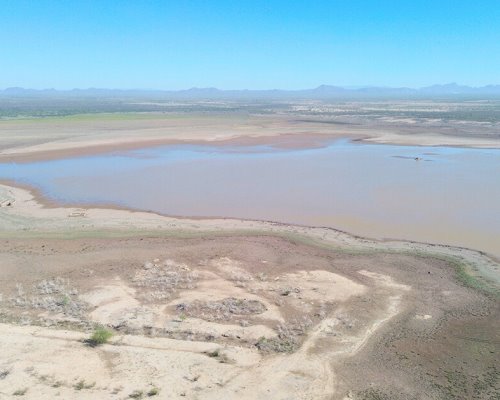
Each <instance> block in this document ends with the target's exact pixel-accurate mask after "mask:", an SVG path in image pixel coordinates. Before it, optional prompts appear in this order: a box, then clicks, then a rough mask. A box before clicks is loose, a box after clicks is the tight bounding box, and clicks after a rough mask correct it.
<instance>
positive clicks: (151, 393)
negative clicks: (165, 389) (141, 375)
mask: <svg viewBox="0 0 500 400" xmlns="http://www.w3.org/2000/svg"><path fill="white" fill-rule="evenodd" d="M159 393H160V389H158V388H157V387H154V388H151V389H150V390H148V392H147V393H146V395H147V396H148V397H153V396H158V394H159Z"/></svg>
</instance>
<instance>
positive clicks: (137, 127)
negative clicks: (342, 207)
mask: <svg viewBox="0 0 500 400" xmlns="http://www.w3.org/2000/svg"><path fill="white" fill-rule="evenodd" d="M111 117H112V118H110V116H109V115H107V114H105V115H100V114H92V115H85V118H82V119H79V118H78V116H76V117H72V118H63V117H60V118H55V119H46V120H45V119H43V118H41V119H39V120H36V119H27V120H13V121H10V120H3V121H2V120H0V130H1V131H2V132H4V133H5V134H4V137H3V138H2V142H0V163H9V162H16V163H27V162H35V161H46V160H54V159H61V158H69V157H79V156H92V155H98V154H104V153H110V152H119V151H127V150H135V149H141V148H145V147H158V146H167V145H197V146H257V145H268V146H272V147H276V148H278V149H279V148H282V149H286V148H296V149H302V148H317V147H323V146H325V145H327V144H328V142H331V141H335V140H339V139H348V140H351V141H353V142H355V143H363V144H385V145H394V146H418V147H440V146H443V147H457V148H478V149H500V140H499V137H498V135H497V134H494V135H488V134H482V133H481V131H478V130H477V127H473V126H471V127H470V130H458V131H455V132H454V133H453V134H451V133H450V132H449V131H447V130H443V128H442V127H432V126H430V127H426V126H403V125H402V126H384V125H376V124H375V125H370V124H367V125H357V124H345V125H335V124H325V123H324V122H322V121H321V120H307V121H303V120H301V119H298V116H295V117H294V116H284V115H272V116H266V115H249V116H237V115H236V116H235V115H226V116H224V115H208V116H203V115H201V116H200V115H193V116H189V115H169V116H163V115H161V114H155V113H150V114H147V115H146V118H138V117H137V118H134V114H132V115H128V114H126V113H125V114H123V115H122V114H117V115H116V118H115V115H111ZM129 117H132V118H129ZM188 117H189V118H188ZM75 118H76V119H75ZM410 128H411V129H410ZM457 129H458V128H457Z"/></svg>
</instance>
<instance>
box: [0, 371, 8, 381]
mask: <svg viewBox="0 0 500 400" xmlns="http://www.w3.org/2000/svg"><path fill="white" fill-rule="evenodd" d="M9 374H10V370H9V369H4V370H2V371H0V379H5V378H6V377H7V376H8V375H9Z"/></svg>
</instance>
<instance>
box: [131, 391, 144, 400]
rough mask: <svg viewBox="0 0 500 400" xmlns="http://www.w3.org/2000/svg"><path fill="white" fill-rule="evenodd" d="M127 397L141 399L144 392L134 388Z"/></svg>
mask: <svg viewBox="0 0 500 400" xmlns="http://www.w3.org/2000/svg"><path fill="white" fill-rule="evenodd" d="M128 397H129V399H142V398H143V397H144V392H143V391H142V390H134V391H133V392H132V393H130V394H129V395H128Z"/></svg>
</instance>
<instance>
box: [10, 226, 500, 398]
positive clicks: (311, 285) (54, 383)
mask: <svg viewBox="0 0 500 400" xmlns="http://www.w3.org/2000/svg"><path fill="white" fill-rule="evenodd" d="M0 270H1V271H2V273H1V278H0V293H1V295H0V300H1V301H0V318H1V323H0V340H1V352H0V398H11V397H13V398H17V397H18V396H23V398H29V399H52V398H62V399H96V398H98V399H128V398H148V397H151V398H163V399H175V398H188V399H262V398H271V399H367V400H370V399H371V400H376V399H498V398H500V382H499V375H500V370H499V369H500V368H499V363H498V361H499V351H500V336H499V332H500V322H499V320H500V318H499V316H500V312H499V302H498V297H497V296H496V295H495V294H491V293H490V294H487V293H485V292H482V291H480V290H477V289H472V288H470V287H468V286H466V285H465V284H464V283H463V280H459V279H458V278H457V275H456V268H455V267H454V266H453V265H451V264H449V263H448V262H446V261H443V260H439V259H437V258H433V257H429V256H424V255H409V254H398V253H394V252H390V251H373V252H346V251H340V250H336V249H333V248H328V247H318V246H314V245H312V244H306V243H303V242H300V241H296V240H292V239H286V238H283V237H279V236H276V235H266V234H260V235H259V234H252V235H250V234H249V235H246V236H243V235H240V236H234V235H231V236H222V235H217V236H215V235H201V236H199V237H192V238H175V237H163V238H161V237H157V238H154V237H141V236H140V235H138V237H131V238H76V239H56V238H52V239H44V238H17V239H16V238H12V239H8V238H6V239H2V241H1V242H0ZM99 324H100V325H103V326H105V327H106V328H107V329H109V330H111V331H113V333H114V335H113V337H112V338H111V339H110V340H109V342H108V343H106V344H103V345H101V346H97V347H92V346H90V345H89V343H86V342H85V339H87V338H88V337H89V335H90V333H91V332H92V330H93V329H94V328H95V326H96V325H99Z"/></svg>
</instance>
